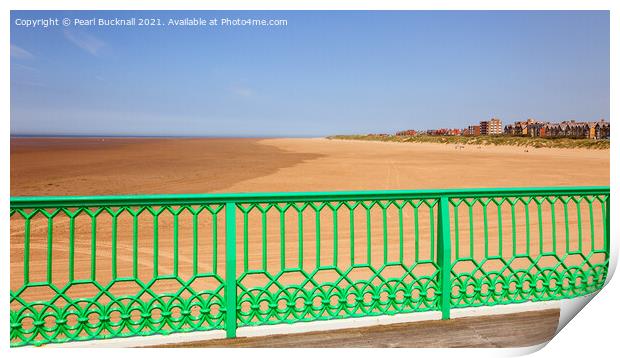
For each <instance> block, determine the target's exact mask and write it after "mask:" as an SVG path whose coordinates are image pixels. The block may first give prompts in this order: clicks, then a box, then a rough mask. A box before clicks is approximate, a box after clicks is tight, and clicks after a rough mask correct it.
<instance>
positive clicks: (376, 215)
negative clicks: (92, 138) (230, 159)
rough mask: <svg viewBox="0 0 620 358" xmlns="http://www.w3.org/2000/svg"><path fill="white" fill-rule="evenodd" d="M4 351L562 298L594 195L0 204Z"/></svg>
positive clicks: (588, 247) (586, 190) (600, 241)
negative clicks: (3, 216) (6, 251)
mask: <svg viewBox="0 0 620 358" xmlns="http://www.w3.org/2000/svg"><path fill="white" fill-rule="evenodd" d="M10 214H11V216H10V221H11V233H10V240H11V252H10V255H11V302H10V306H11V345H12V346H22V345H31V344H34V345H40V344H45V343H57V342H66V341H76V340H88V339H100V338H112V337H128V336H137V335H150V334H169V333H174V332H189V331H199V330H215V329H219V330H226V333H227V336H228V337H234V336H235V335H236V330H237V327H238V326H239V327H243V326H253V325H263V324H278V323H294V322H307V321H316V320H328V319H338V318H350V317H364V316H374V315H385V314H387V315H393V314H399V313H406V312H420V311H442V316H443V318H444V319H448V318H449V316H450V310H451V309H453V308H459V307H473V306H482V305H498V304H509V303H518V302H526V301H541V300H553V299H563V298H571V297H576V296H581V295H585V294H588V293H592V292H595V291H597V290H599V289H600V288H601V287H602V286H603V284H604V281H605V278H606V275H607V268H608V264H609V188H608V187H576V188H516V189H463V190H461V189H456V190H454V189H452V190H441V191H437V190H435V191H433V190H420V191H383V192H341V193H337V192H334V193H267V194H251V193H248V194H204V195H202V194H199V195H148V196H127V197H67V198H63V197H48V198H11V209H10Z"/></svg>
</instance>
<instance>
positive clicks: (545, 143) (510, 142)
mask: <svg viewBox="0 0 620 358" xmlns="http://www.w3.org/2000/svg"><path fill="white" fill-rule="evenodd" d="M327 138H328V139H348V140H368V141H381V142H400V143H407V142H410V143H444V144H457V145H458V144H462V145H502V146H519V147H532V148H584V149H609V140H607V139H583V138H539V137H513V136H503V135H498V136H476V137H474V136H430V135H417V136H396V135H374V134H361V135H334V136H329V137H327Z"/></svg>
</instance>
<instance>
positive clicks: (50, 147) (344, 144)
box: [11, 138, 609, 307]
mask: <svg viewBox="0 0 620 358" xmlns="http://www.w3.org/2000/svg"><path fill="white" fill-rule="evenodd" d="M563 185H609V151H604V150H573V149H533V148H529V149H526V148H518V147H490V146H487V147H476V146H469V147H464V148H461V147H456V146H454V145H443V144H434V143H429V144H421V143H383V142H366V141H342V140H327V139H322V138H316V139H119V138H117V139H109V138H105V139H100V138H99V139H96V138H95V139H84V138H82V139H60V138H55V139H33V138H20V139H13V140H12V141H11V195H12V196H22V195H27V196H32V195H116V194H138V193H141V194H152V193H168V194H169V193H210V192H267V191H331V190H383V189H386V190H387V189H432V188H467V187H471V188H474V187H526V186H563ZM530 210H531V211H532V213H534V212H535V211H534V210H535V207H534V206H533V205H532V206H531V208H530ZM502 211H503V214H502V215H503V217H502V226H503V227H504V228H509V227H510V225H511V223H510V215H509V209H508V208H507V207H506V208H504V209H502ZM480 213H481V209H480V207H478V208H476V210H475V215H477V219H476V223H477V224H476V225H477V226H476V227H475V228H474V232H475V242H474V243H473V245H471V244H470V243H469V240H468V239H465V238H469V228H468V227H467V226H466V225H462V226H461V227H460V228H459V231H460V234H459V235H460V237H461V241H460V242H459V250H460V252H461V254H463V253H468V252H469V250H470V249H471V248H472V246H473V250H474V257H475V258H476V259H477V260H481V259H482V257H483V256H484V249H485V247H484V243H483V240H481V237H482V235H483V232H482V228H481V225H479V223H480V216H479V215H480ZM435 214H436V213H435ZM547 214H548V210H547V209H545V218H544V221H545V227H544V230H543V233H544V240H543V241H542V242H539V241H538V239H539V236H538V231H537V230H538V228H537V226H535V221H533V222H532V223H531V228H530V229H531V232H532V242H530V243H529V245H527V243H526V240H525V232H526V229H527V227H526V226H525V221H524V216H523V208H520V209H518V211H517V216H518V222H517V224H516V225H517V226H516V237H515V238H514V239H515V240H514V241H513V237H512V235H511V234H509V232H508V231H509V230H507V229H504V230H505V233H504V234H503V235H502V236H500V235H499V232H498V221H499V218H498V217H497V210H496V209H494V210H490V211H489V230H488V233H489V237H490V238H491V240H490V244H489V248H488V249H489V250H490V252H491V254H493V253H497V252H498V250H499V247H500V245H501V246H502V247H503V249H504V252H503V253H504V256H511V255H512V254H513V253H515V252H519V253H523V252H525V250H526V249H527V248H528V247H529V249H530V250H531V251H532V253H533V255H537V254H538V252H539V251H540V250H541V249H542V248H544V249H545V250H549V249H550V246H551V245H552V240H550V237H551V235H550V234H551V232H550V225H549V223H550V218H549V217H548V216H547ZM239 215H241V214H239ZM466 215H467V212H466V210H462V211H459V222H461V223H466V222H467V216H466ZM586 215H587V212H586V210H585V209H582V221H584V220H586V219H587V217H586ZM336 216H337V220H338V223H339V230H338V233H337V235H334V230H333V220H334V216H333V215H332V213H331V212H329V211H327V210H326V211H323V212H321V215H320V219H321V237H320V240H319V244H320V245H319V246H320V249H318V250H319V252H320V256H321V264H322V265H326V264H332V263H334V264H336V266H338V267H340V268H341V269H347V268H348V267H349V266H350V263H351V260H352V259H354V260H355V262H356V263H362V262H365V261H366V260H368V259H369V257H368V255H367V253H368V249H369V248H370V259H371V260H372V262H373V264H379V265H380V264H381V263H383V262H384V259H385V258H384V256H383V253H384V251H385V252H387V259H388V261H394V260H399V255H402V257H403V261H404V262H406V263H408V264H411V263H412V262H413V261H414V256H415V254H416V251H417V252H418V254H419V256H420V258H423V259H430V258H431V255H433V254H434V253H433V250H432V248H433V246H431V245H435V243H432V244H431V239H430V237H431V224H430V212H429V209H428V207H425V206H422V207H421V208H420V222H419V227H420V232H419V235H418V237H417V241H416V237H415V235H414V232H413V230H412V229H411V228H412V227H413V220H414V219H413V218H414V212H413V209H412V208H411V207H407V208H406V209H405V210H404V211H403V219H402V220H403V223H404V228H405V229H404V233H403V242H404V247H401V246H400V244H399V228H398V227H399V226H398V225H399V214H398V210H396V209H395V208H394V207H391V208H389V209H388V210H387V213H386V216H387V220H388V227H387V234H388V235H387V238H385V240H384V232H383V228H382V226H381V220H382V213H381V210H380V208H378V207H375V208H374V209H372V212H371V219H372V222H373V225H372V228H371V230H370V237H371V239H372V240H371V242H370V243H368V241H367V239H368V230H367V229H366V227H365V223H366V221H365V220H366V216H365V212H364V211H363V210H356V211H355V213H354V230H351V229H352V228H351V227H350V224H349V219H350V217H349V212H348V211H347V210H339V211H338V212H337V215H336ZM139 219H140V220H139V224H138V227H139V237H138V241H137V242H136V243H137V246H136V247H137V248H138V251H137V253H136V256H137V257H138V258H139V260H138V261H139V263H138V264H137V265H136V267H134V266H133V263H134V261H133V254H134V251H133V250H134V245H133V244H134V243H133V242H132V238H131V232H132V219H131V216H129V215H122V216H121V217H119V223H118V229H119V238H118V243H117V245H118V251H117V255H118V271H119V276H131V275H133V274H134V273H136V272H135V271H137V276H138V277H140V278H141V279H142V280H144V281H148V280H149V279H150V278H152V277H153V275H154V265H153V262H154V259H155V258H157V259H158V265H157V271H158V274H160V275H161V274H169V273H172V272H173V270H174V257H173V254H172V253H173V233H172V226H173V221H172V217H171V216H170V215H169V214H166V213H164V214H163V215H162V216H161V217H160V218H159V222H158V225H159V230H160V239H159V240H160V241H159V243H158V245H159V247H158V249H159V253H158V255H155V251H154V247H153V227H154V223H153V218H152V217H151V215H148V214H147V215H145V214H141V215H140V217H139ZM315 219H316V217H315V215H314V213H313V212H311V211H308V210H307V211H305V212H304V215H303V220H304V228H303V231H302V233H303V238H302V239H301V240H299V231H298V230H297V223H298V221H297V220H298V217H297V215H296V214H295V212H294V211H289V212H287V214H286V215H285V217H284V223H285V226H286V234H285V235H284V238H282V237H281V236H280V232H279V225H280V221H279V220H280V217H279V214H278V213H277V212H276V210H271V211H270V212H269V213H268V215H267V223H268V230H267V233H266V235H265V236H264V240H265V242H266V249H267V253H268V254H267V257H266V258H265V260H264V261H263V256H262V250H263V248H264V246H263V236H262V233H261V232H260V230H258V229H257V228H259V227H260V226H259V225H260V220H261V217H260V215H258V214H257V213H256V211H255V212H254V213H253V214H251V215H250V217H249V224H250V225H249V226H250V228H251V229H250V231H251V232H250V233H249V236H248V246H247V251H248V258H249V260H248V264H249V268H250V269H252V268H254V269H260V268H261V267H262V266H263V265H265V266H266V267H267V269H268V270H269V272H272V273H277V272H279V270H280V268H281V265H282V264H283V263H284V265H285V266H286V267H289V268H290V267H295V266H296V265H299V264H300V256H299V255H298V252H299V245H300V244H303V247H304V255H303V257H301V258H303V267H304V269H306V270H307V271H311V270H312V269H313V268H314V267H315V266H316V265H317V260H316V256H317V248H318V246H317V240H316V235H315V234H316V230H315V226H314V223H315ZM556 219H557V223H558V225H559V226H558V232H557V234H556V238H557V240H556V241H557V242H556V243H557V244H558V252H560V253H564V252H566V247H565V241H563V240H564V238H565V225H564V221H563V220H564V213H563V208H562V207H561V205H559V206H557V217H556ZM532 220H534V219H532ZM601 220H602V217H601V210H600V206H597V207H595V217H594V223H595V225H594V226H595V229H596V230H595V234H596V235H595V237H594V239H593V241H594V245H595V247H597V248H601V245H602V231H601V229H602V228H601V225H600V223H601ZM577 221H578V218H577V216H576V213H575V210H574V206H571V207H570V211H569V223H568V224H569V225H568V226H569V231H570V233H571V235H570V240H569V242H568V245H569V246H570V248H571V249H572V250H574V249H575V247H576V245H577V238H576V234H575V233H576V232H577V229H578V226H577ZM213 223H214V222H213V220H212V218H211V217H210V215H206V214H203V215H202V216H201V217H200V218H199V223H198V224H199V227H198V232H199V235H198V243H197V246H194V244H193V242H192V224H191V215H188V214H187V212H186V214H183V215H181V217H180V219H179V258H178V270H179V275H180V276H182V277H184V278H189V277H191V275H192V270H193V268H194V265H196V267H197V269H198V271H199V272H211V271H213V270H217V271H218V273H219V274H220V275H222V274H223V273H224V272H225V267H224V235H225V232H224V228H225V223H224V221H223V215H220V216H219V218H218V219H217V229H216V230H215V233H216V235H217V245H213V242H214V237H213V232H214V229H213ZM75 227H76V236H75V255H76V266H75V272H76V273H75V274H76V279H88V278H89V277H90V276H91V274H92V273H93V271H92V266H91V264H92V263H93V261H95V262H96V268H95V270H94V273H95V274H96V277H97V279H98V280H99V281H100V282H103V283H105V282H109V280H110V278H111V258H112V249H111V239H110V237H111V229H110V227H111V220H110V217H109V215H108V216H106V215H104V216H101V217H99V218H98V220H97V227H96V230H95V233H96V243H95V246H94V247H93V246H92V242H93V241H92V238H93V235H92V233H93V231H92V230H91V227H92V226H91V222H90V220H89V219H88V217H85V216H81V217H79V218H78V219H76V222H75ZM242 229H243V226H242V221H241V217H240V220H239V223H238V225H237V232H238V233H241V232H242ZM351 231H353V233H354V235H353V237H352V240H353V244H354V247H355V251H354V252H351V251H350V247H351V245H350V244H351V241H350V240H351V235H350V233H351ZM53 232H54V241H53V243H54V245H53V249H51V250H52V251H51V253H52V257H53V263H51V264H50V265H51V267H52V271H53V277H52V281H53V282H54V283H56V284H57V285H59V286H60V287H62V286H64V284H65V283H66V282H67V277H68V276H67V275H68V273H67V272H68V257H69V256H68V255H69V254H68V247H69V238H68V218H67V217H66V216H62V215H61V216H59V217H57V218H56V219H55V220H54V227H53ZM583 232H584V238H583V240H582V243H583V250H584V252H588V251H589V250H590V248H591V243H590V236H589V233H590V226H589V223H585V221H584V227H583ZM23 235H24V225H23V220H21V221H20V220H18V219H17V218H16V217H15V216H14V217H13V218H12V219H11V289H12V290H15V289H17V288H19V287H20V286H21V285H22V283H23V277H24V274H23V266H24V264H23V262H24V259H23V258H24V240H23V237H24V236H23ZM336 236H337V238H338V240H337V242H336V240H335V238H336ZM334 242H336V245H334ZM386 243H387V245H386ZM283 244H284V247H283V246H282V245H283ZM30 246H31V247H30V276H31V277H30V278H31V280H34V281H45V280H46V273H47V265H48V261H47V259H46V257H47V253H48V249H49V247H48V246H47V221H46V220H44V219H43V218H35V219H33V222H32V225H31V242H30ZM194 248H195V249H196V251H197V257H198V261H197V262H195V261H194V259H193V253H194ZM455 248H456V247H455ZM455 248H454V249H455ZM237 249H238V250H237V255H238V257H239V261H238V262H237V271H238V272H243V270H244V269H245V268H244V265H243V261H242V260H241V258H242V257H243V254H244V250H245V249H246V247H245V246H244V244H243V243H242V240H241V236H239V240H238V247H237ZM335 249H338V254H335ZM454 249H453V257H454V251H455V250H454ZM93 252H94V253H95V260H92V257H91V254H92V253H93ZM281 252H284V254H285V256H286V258H285V260H284V261H282V260H281V258H280V253H281ZM603 259H604V257H603V256H602V255H598V256H595V257H593V259H592V260H593V261H594V262H600V261H601V260H603ZM568 260H569V261H571V262H574V263H577V262H578V261H579V260H580V258H579V257H576V256H575V257H570V258H569V259H568ZM497 264H498V263H497V262H490V263H489V264H488V267H485V268H498V266H497ZM524 264H525V263H524ZM527 264H529V263H527ZM550 264H553V262H545V265H550ZM423 266H424V265H421V266H420V269H419V270H417V271H416V272H415V273H416V274H422V275H424V274H427V273H428V272H430V270H431V269H432V267H428V265H427V266H426V267H423ZM516 266H519V264H517V263H515V267H516ZM471 269H472V267H471V265H469V266H468V265H467V264H464V265H462V267H460V266H459V267H457V268H455V270H456V271H459V272H462V271H471ZM134 270H135V271H134ZM388 271H390V270H386V271H385V274H386V276H390V275H391V276H392V277H399V275H402V270H400V269H394V270H392V271H393V272H391V271H390V272H388ZM368 275H369V273H368V271H367V270H366V271H364V270H360V272H354V273H352V274H351V277H353V278H367V277H368ZM300 277H301V276H297V277H283V278H282V282H288V283H294V282H297V281H299V280H300ZM334 278H335V277H334V273H333V272H331V273H325V275H323V276H322V277H317V279H325V280H333V279H334ZM246 283H247V284H259V285H260V284H263V283H264V282H262V281H261V280H260V279H258V278H257V279H254V280H253V281H252V280H249V281H247V282H246ZM167 284H168V286H166V284H162V286H161V287H159V288H158V289H161V290H170V289H173V290H176V289H177V286H178V285H177V286H175V285H174V284H172V283H167ZM210 285H211V286H210ZM212 285H213V282H211V283H209V282H204V286H203V287H202V288H204V289H206V288H209V287H211V288H212ZM86 286H87V285H84V287H79V288H76V289H75V290H74V291H72V294H75V295H86V296H88V295H92V294H93V292H92V287H90V288H89V287H86ZM136 289H137V288H136V287H135V286H131V285H129V286H122V285H121V286H119V287H117V288H116V290H117V291H116V293H132V292H135V290H136ZM431 294H432V293H431ZM29 295H30V296H29V297H30V298H44V297H49V296H48V295H49V292H47V293H46V292H43V291H36V290H34V291H32V290H31V291H30V292H29ZM25 296H26V293H24V297H25ZM14 306H15V304H12V307H14ZM15 307H16V306H15Z"/></svg>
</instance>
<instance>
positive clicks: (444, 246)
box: [437, 196, 452, 319]
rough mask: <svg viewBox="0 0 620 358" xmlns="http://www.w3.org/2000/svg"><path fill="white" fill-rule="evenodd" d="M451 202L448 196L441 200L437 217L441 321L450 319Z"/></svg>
mask: <svg viewBox="0 0 620 358" xmlns="http://www.w3.org/2000/svg"><path fill="white" fill-rule="evenodd" d="M448 204H449V201H448V198H447V197H446V196H442V197H440V198H439V213H438V215H437V221H438V225H437V264H438V265H439V287H440V289H441V297H440V298H441V303H440V307H441V319H450V292H451V291H452V290H451V288H450V271H451V270H452V260H451V257H450V256H451V254H450V215H449V212H448V210H449V209H450V208H449V205H448Z"/></svg>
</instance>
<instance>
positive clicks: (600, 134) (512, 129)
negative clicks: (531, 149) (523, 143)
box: [504, 118, 610, 139]
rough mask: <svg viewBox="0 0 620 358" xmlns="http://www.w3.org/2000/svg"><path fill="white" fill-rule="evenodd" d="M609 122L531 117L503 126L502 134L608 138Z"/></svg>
mask: <svg viewBox="0 0 620 358" xmlns="http://www.w3.org/2000/svg"><path fill="white" fill-rule="evenodd" d="M609 127H610V126H609V122H607V121H606V120H604V119H601V120H599V121H596V122H577V121H575V120H571V121H562V122H560V123H550V122H541V121H537V120H534V119H531V118H528V120H527V121H518V122H515V123H514V124H509V125H507V126H506V127H504V134H506V135H511V136H529V137H543V138H557V137H567V138H588V139H608V138H609V133H610V131H609Z"/></svg>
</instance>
